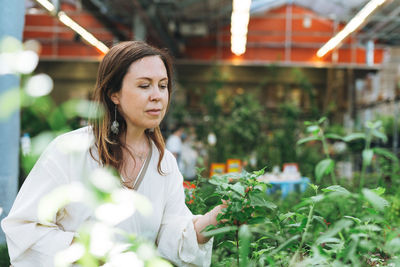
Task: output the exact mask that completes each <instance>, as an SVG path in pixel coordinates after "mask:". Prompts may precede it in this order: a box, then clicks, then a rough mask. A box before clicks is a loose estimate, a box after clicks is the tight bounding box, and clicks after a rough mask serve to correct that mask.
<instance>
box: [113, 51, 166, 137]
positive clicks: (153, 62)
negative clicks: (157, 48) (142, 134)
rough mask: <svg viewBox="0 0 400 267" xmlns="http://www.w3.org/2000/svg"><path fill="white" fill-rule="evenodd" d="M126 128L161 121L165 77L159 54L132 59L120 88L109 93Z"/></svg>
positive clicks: (144, 126) (141, 128)
mask: <svg viewBox="0 0 400 267" xmlns="http://www.w3.org/2000/svg"><path fill="white" fill-rule="evenodd" d="M111 100H112V101H113V102H114V104H117V105H118V110H119V112H120V113H121V114H122V116H123V117H124V119H125V121H126V123H127V127H128V129H136V130H145V129H148V128H154V127H156V126H158V125H159V124H160V123H161V120H162V119H163V118H164V115H165V112H166V109H167V105H168V76H167V70H166V68H165V65H164V62H163V61H162V60H161V58H160V57H159V56H148V57H144V58H142V59H139V60H138V61H135V62H133V63H132V64H131V65H130V67H129V69H128V71H127V73H126V75H125V77H124V79H123V80H122V87H121V90H120V91H118V92H116V93H114V94H112V95H111Z"/></svg>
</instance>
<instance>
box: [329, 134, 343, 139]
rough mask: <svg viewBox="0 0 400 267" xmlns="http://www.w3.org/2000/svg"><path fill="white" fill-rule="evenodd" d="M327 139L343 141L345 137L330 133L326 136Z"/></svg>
mask: <svg viewBox="0 0 400 267" xmlns="http://www.w3.org/2000/svg"><path fill="white" fill-rule="evenodd" d="M325 137H326V138H329V139H336V140H343V137H342V136H340V135H338V134H334V133H328V134H326V135H325Z"/></svg>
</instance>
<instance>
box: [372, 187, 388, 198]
mask: <svg viewBox="0 0 400 267" xmlns="http://www.w3.org/2000/svg"><path fill="white" fill-rule="evenodd" d="M372 191H374V192H375V193H376V194H377V195H378V196H382V195H383V194H384V193H385V191H386V189H385V188H383V187H380V186H379V187H377V188H375V189H372Z"/></svg>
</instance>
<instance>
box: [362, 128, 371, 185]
mask: <svg viewBox="0 0 400 267" xmlns="http://www.w3.org/2000/svg"><path fill="white" fill-rule="evenodd" d="M370 146H371V137H369V136H367V139H366V144H365V148H364V150H365V151H366V150H368V149H369V148H370ZM362 161H363V162H362V167H361V176H360V192H361V190H362V189H363V187H364V180H365V171H366V169H367V164H366V163H365V160H364V157H362Z"/></svg>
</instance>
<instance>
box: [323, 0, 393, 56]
mask: <svg viewBox="0 0 400 267" xmlns="http://www.w3.org/2000/svg"><path fill="white" fill-rule="evenodd" d="M386 1H387V0H371V1H369V2H368V4H366V5H365V6H364V7H363V8H362V9H361V10H360V11H359V12H358V13H357V14H356V15H355V16H354V17H353V18H352V19H351V20H350V21H349V23H347V24H346V26H345V27H344V28H343V29H342V30H341V31H340V32H338V33H337V34H336V35H335V36H334V37H332V38H331V39H330V40H329V41H328V42H327V43H326V44H324V45H323V46H322V47H321V48H320V49H319V50H318V51H317V56H318V57H323V56H324V55H326V54H327V53H328V52H329V51H331V50H333V49H334V48H335V47H337V46H338V45H339V44H340V43H341V42H342V41H343V40H344V39H345V38H346V37H348V36H349V35H350V34H351V33H352V32H354V31H356V30H357V29H358V28H359V27H360V26H361V25H362V24H363V23H364V22H365V20H366V19H367V17H368V16H369V15H371V14H372V12H374V11H375V10H376V9H377V8H378V7H379V6H381V5H382V4H383V3H385V2H386Z"/></svg>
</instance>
